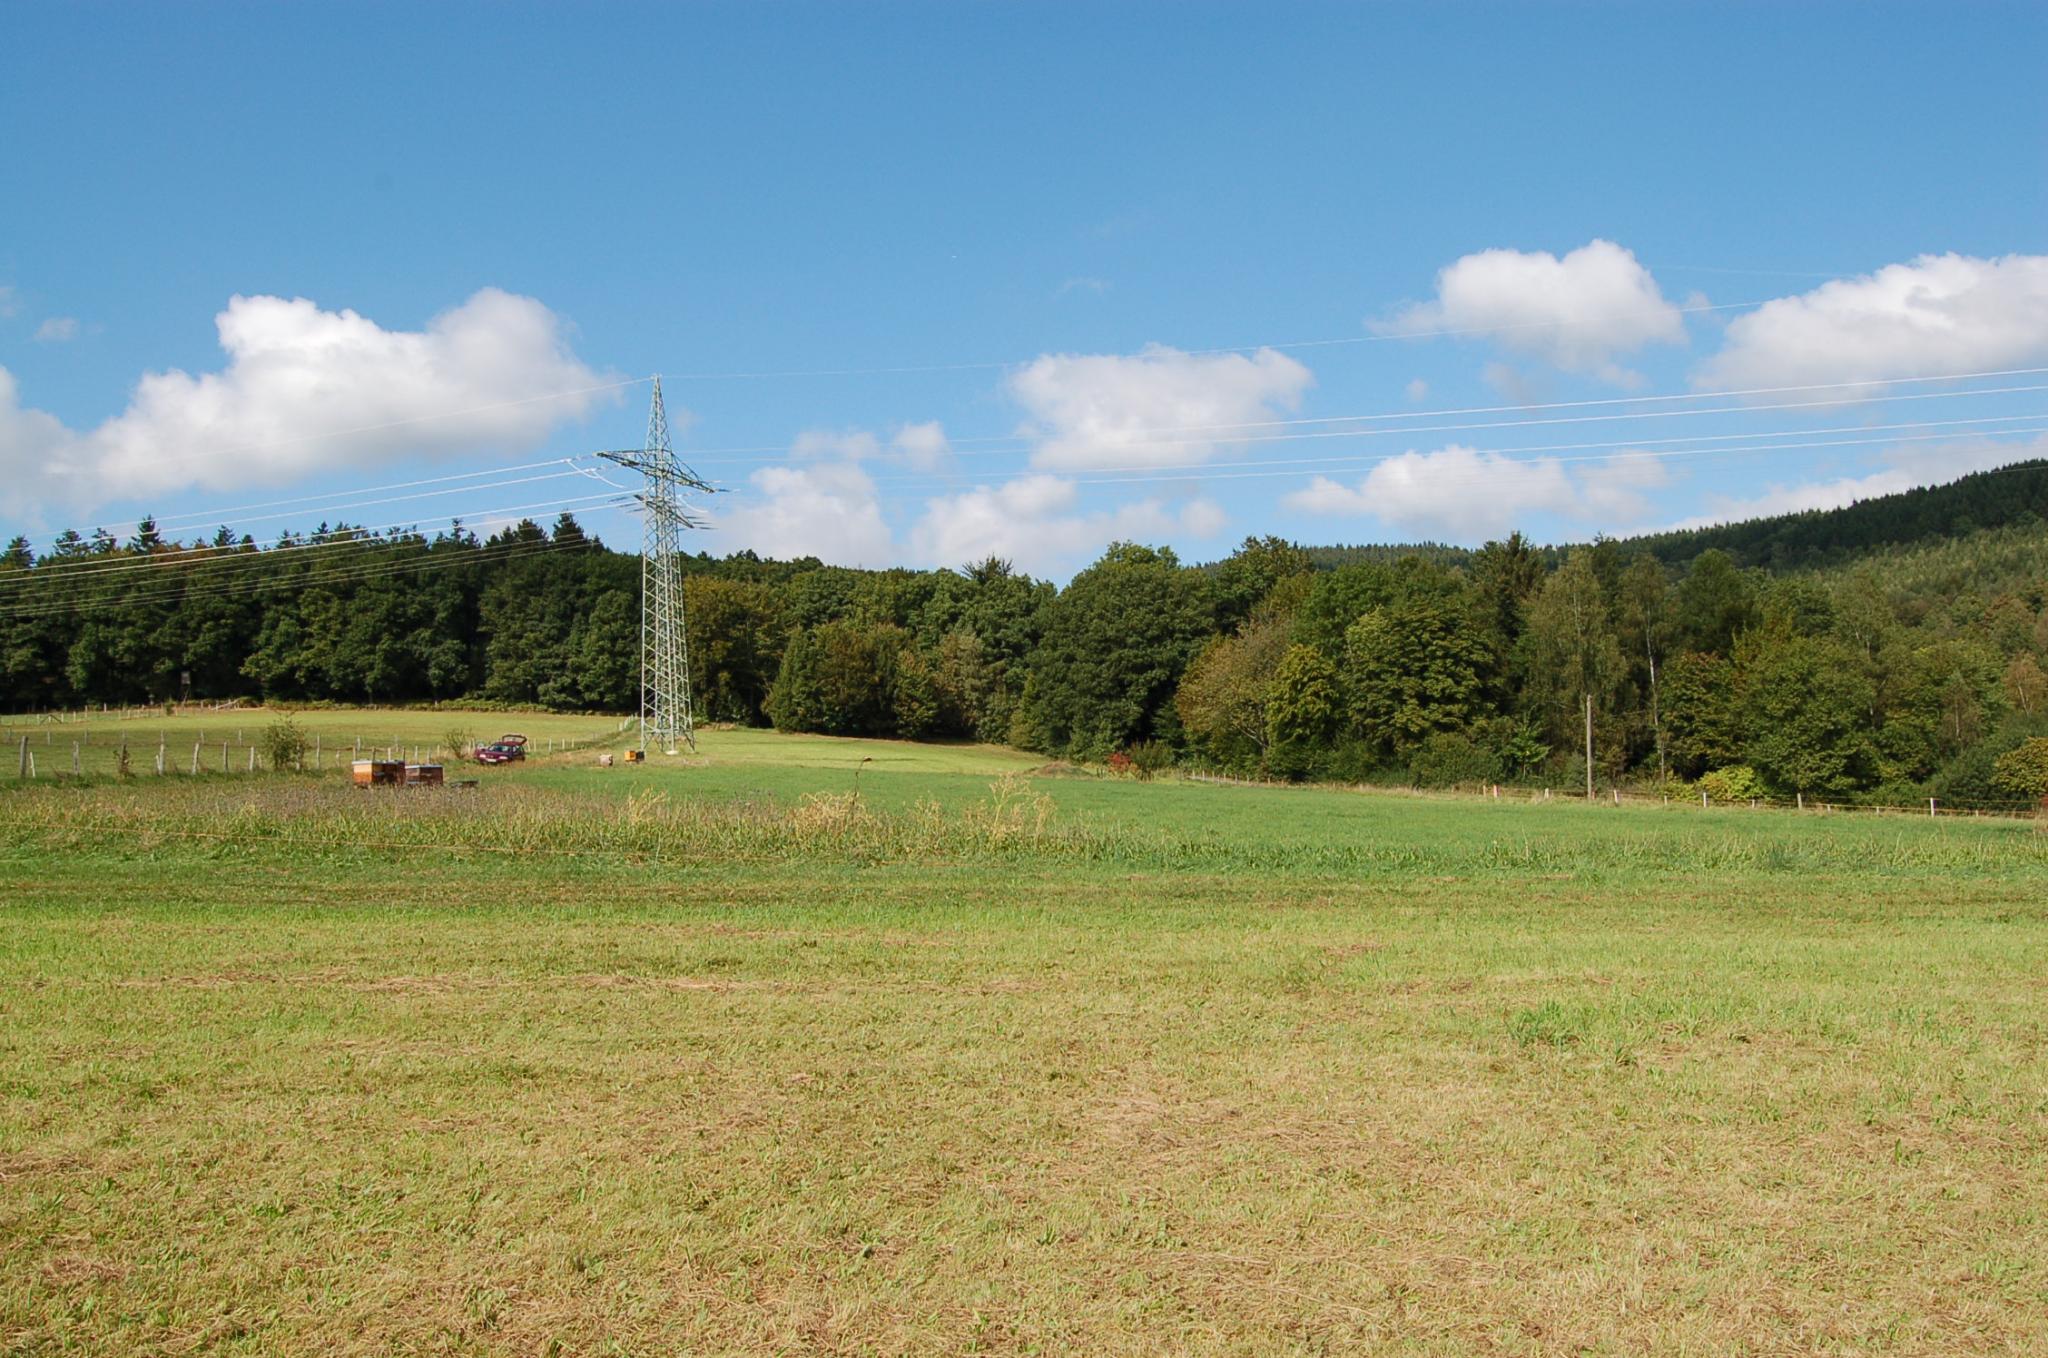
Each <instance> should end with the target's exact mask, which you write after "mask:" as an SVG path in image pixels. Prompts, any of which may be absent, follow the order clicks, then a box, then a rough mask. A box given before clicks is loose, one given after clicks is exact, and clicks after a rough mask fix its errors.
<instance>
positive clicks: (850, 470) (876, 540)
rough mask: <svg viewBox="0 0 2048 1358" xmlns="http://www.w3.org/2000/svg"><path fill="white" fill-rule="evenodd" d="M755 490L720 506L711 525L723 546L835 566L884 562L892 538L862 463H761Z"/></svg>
mask: <svg viewBox="0 0 2048 1358" xmlns="http://www.w3.org/2000/svg"><path fill="white" fill-rule="evenodd" d="M747 479H748V482H749V483H750V484H751V485H752V486H753V494H752V495H751V496H747V497H745V498H742V499H739V500H738V501H736V502H735V503H734V505H733V507H732V508H731V509H722V508H721V511H720V512H719V513H718V514H717V516H716V521H715V523H714V525H713V527H714V529H715V531H716V532H717V535H718V537H719V539H720V541H721V544H722V546H723V547H724V549H725V550H726V551H734V552H736V551H739V550H740V549H741V548H746V547H750V548H752V549H753V550H754V551H756V552H758V553H759V554H760V555H762V556H766V557H776V558H779V559H782V560H785V561H786V560H792V559H794V558H796V557H803V556H815V557H817V558H818V559H819V560H820V561H823V562H825V563H826V564H827V565H832V566H886V565H889V564H890V563H891V562H892V561H893V560H894V559H895V554H896V547H895V540H894V538H893V537H892V536H891V535H890V532H889V525H888V524H887V523H886V522H885V521H884V520H883V518H882V506H881V501H880V500H879V498H878V497H877V496H876V494H875V483H874V481H873V480H872V479H871V478H870V477H869V476H868V474H867V472H866V471H864V470H863V469H862V468H861V466H860V464H859V462H857V461H854V460H851V459H846V460H839V461H822V462H818V463H816V464H814V465H810V466H801V467H763V468H762V469H761V470H760V471H757V472H755V473H754V474H753V475H752V476H750V477H748V478H747Z"/></svg>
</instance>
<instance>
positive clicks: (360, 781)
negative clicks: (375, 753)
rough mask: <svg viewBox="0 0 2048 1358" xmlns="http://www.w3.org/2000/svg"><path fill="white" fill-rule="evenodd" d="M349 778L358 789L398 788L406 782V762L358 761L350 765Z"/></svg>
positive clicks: (399, 760) (390, 760)
mask: <svg viewBox="0 0 2048 1358" xmlns="http://www.w3.org/2000/svg"><path fill="white" fill-rule="evenodd" d="M349 777H350V779H351V780H352V781H353V782H354V783H355V785H356V786H357V787H397V786H399V785H400V784H402V783H403V782H405V761H404V760H402V759H358V760H356V761H355V762H354V763H353V764H350V765H349Z"/></svg>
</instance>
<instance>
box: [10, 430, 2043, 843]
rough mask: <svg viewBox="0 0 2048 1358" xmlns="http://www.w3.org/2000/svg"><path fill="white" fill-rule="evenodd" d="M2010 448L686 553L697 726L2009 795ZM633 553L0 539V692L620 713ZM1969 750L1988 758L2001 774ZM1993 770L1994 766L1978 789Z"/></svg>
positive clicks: (2032, 550) (2030, 652) (1784, 787)
mask: <svg viewBox="0 0 2048 1358" xmlns="http://www.w3.org/2000/svg"><path fill="white" fill-rule="evenodd" d="M2044 509H2048V464H2041V463H2034V464H2028V465H2026V466H2023V467H2020V468H2015V469H2008V470H2007V471H2004V472H1997V473H1984V474H1981V475H1979V476H1974V477H1967V478H1964V479H1963V480H1962V481H1958V482H1956V483H1954V484H1952V485H1949V486H1943V487H1939V488H1934V489H1929V490H1921V491H1914V492H1910V493H1908V494H1906V495H1900V496H1890V497H1885V498H1884V499H1880V500H1873V501H1870V502H1867V503H1864V504H1859V505H1855V506H1852V507H1850V508H1848V509H1842V510H1835V511H1830V512H1826V513H1812V514H1800V515H1790V516H1785V517H1783V518H1778V519H1766V520H1758V521H1755V522H1752V523H1747V524H1737V525H1730V526H1726V527H1720V528H1710V529H1701V530H1696V531H1694V532H1689V533H1673V534H1663V535H1659V536H1657V537H1651V538H1643V539H1637V540H1633V541H1612V540H1610V541H1600V542H1596V543H1592V544H1589V545H1584V546H1580V547H1574V548H1569V549H1539V548H1535V547H1532V546H1531V545H1530V544H1528V543H1526V542H1525V541H1523V540H1522V539H1521V538H1520V537H1519V536H1514V537H1510V538H1508V539H1507V540H1505V541H1500V542H1491V543H1488V544H1486V545H1485V546H1484V547H1482V548H1480V549H1478V550H1476V551H1466V550H1462V549H1456V548H1444V547H1428V548H1423V549H1419V550H1406V549H1395V548H1323V549H1304V548H1301V547H1298V546H1295V545H1292V544H1289V543H1286V542H1282V541H1279V540H1277V539H1271V538H1267V539H1254V540H1247V541H1246V542H1245V544H1244V545H1243V546H1242V547H1241V548H1240V549H1239V550H1238V551H1237V552H1235V553H1234V554H1232V555H1231V556H1230V557H1228V558H1227V559H1225V560H1223V561H1221V562H1218V563H1213V564H1210V565H1207V566H1201V567H1193V566H1187V565H1184V564H1183V563H1181V562H1180V561H1179V560H1178V559H1177V558H1176V557H1175V556H1174V555H1173V553H1172V552H1170V551H1166V550H1162V549H1155V548H1150V547H1145V546H1140V545H1135V544H1128V543H1126V544H1119V545H1116V546H1113V547H1111V548H1110V549H1109V550H1108V551H1107V552H1105V553H1104V555H1103V556H1102V558H1101V559H1100V560H1098V561H1097V562H1096V563H1095V564H1093V565H1092V566H1090V567H1089V568H1088V569H1086V570H1084V571H1082V572H1081V573H1080V574H1078V575H1077V576H1075V578H1074V579H1073V580H1072V581H1071V582H1069V584H1068V585H1067V586H1066V588H1065V589H1063V590H1055V589H1054V587H1053V586H1052V585H1050V584H1048V583H1046V582H1043V581H1036V580H1032V579H1030V578H1029V577H1026V576H1023V575H1020V574H1018V573H1016V572H1015V571H1013V570H1011V569H1010V568H1009V567H1008V566H1007V565H1006V564H1004V563H1002V562H999V561H987V562H983V563H980V564H977V565H974V566H971V567H968V568H965V569H962V570H956V571H910V570H887V571H859V570H849V569H843V568H839V567H831V566H824V565H821V564H820V563H818V562H817V561H816V560H808V559H807V560H801V561H794V562H770V561H763V560H759V559H757V558H755V557H754V556H752V555H751V554H749V553H742V554H739V555H737V556H731V557H726V558H721V559H712V558H709V557H697V558H693V559H691V560H690V561H689V563H688V568H687V578H686V584H685V588H686V594H687V605H688V615H689V645H690V668H691V674H692V682H693V686H694V690H695V693H696V698H697V705H698V710H699V712H700V714H701V715H702V716H704V717H707V718H710V719H717V720H728V721H733V722H740V723H750V724H768V723H772V724H774V725H776V726H778V727H781V728H784V729H788V730H801V731H820V732H829V733H836V734H849V735H851V734H864V735H901V736H913V737H966V738H974V739H980V740H989V741H1004V742H1009V743H1012V744H1016V745H1020V746H1024V747H1026V748H1030V749H1035V750H1042V751H1045V752H1046V753H1048V754H1051V755H1057V756H1062V757H1067V758H1073V759H1080V760H1102V759H1108V758H1110V757H1112V756H1114V755H1119V754H1121V755H1125V756H1127V757H1129V758H1130V759H1132V760H1133V761H1135V762H1136V763H1137V764H1139V765H1141V766H1157V765H1163V764H1165V763H1169V762H1176V761H1177V762H1183V763H1196V764H1201V765H1204V766H1208V767H1213V768H1217V769H1220V770H1225V771H1230V772H1237V773H1247V774H1251V773H1256V774H1264V775H1271V776H1281V777H1335V778H1343V779H1383V780H1384V779H1392V780H1400V781H1413V782H1417V783H1422V784H1444V783H1452V782H1487V781H1513V780H1532V781H1535V780H1540V781H1545V782H1556V783H1560V784H1562V785H1565V786H1579V785H1581V781H1582V779H1583V778H1584V775H1585V772H1586V769H1585V758H1584V754H1583V750H1584V743H1585V736H1584V732H1585V723H1586V711H1587V706H1588V703H1589V701H1590V706H1591V711H1592V725H1593V760H1592V763H1593V774H1594V777H1595V779H1596V780H1597V781H1598V782H1600V783H1601V784H1603V785H1604V784H1606V783H1609V782H1621V781H1629V782H1635V783H1645V782H1650V783H1655V782H1658V781H1660V780H1691V779H1700V778H1702V777H1707V778H1708V781H1707V782H1706V784H1705V786H1706V788H1707V789H1708V790H1709V791H1710V792H1712V793H1715V794H1716V795H1722V796H1728V797H1739V796H1745V795H1784V796H1790V795H1793V794H1804V795H1807V796H1809V797H1827V798H1832V799H1837V800H1846V799H1852V798H1859V797H1860V798H1901V799H1903V798H1909V797H1911V798H1917V797H1921V796H1926V795H1934V796H1939V797H1942V798H1944V799H1947V800H1949V801H1951V802H1975V803H1985V804H1990V803H1997V802H2006V803H2010V802H2013V801H2016V800H2020V799H2023V798H2026V797H2029V796H2034V795H2038V792H2037V791H2036V790H2035V789H2033V788H2032V786H2031V784H2030V783H2028V782H2027V781H2026V779H2025V777H2024V776H2023V774H2022V773H2020V772H2015V770H2019V769H2021V766H2022V765H2023V764H2025V759H2023V758H2021V757H2019V756H2016V755H2015V754H2014V752H2015V751H2019V750H2020V749H2021V747H2022V746H2023V745H2024V744H2025V742H2027V741H2028V740H2029V739H2033V738H2039V737H2044V736H2048V529H2044V527H2043V525H2042V517H2041V516H2042V511H2043V510H2044ZM639 583H640V570H639V562H638V558H637V557H636V556H633V555H629V554H625V553H620V552H615V551H612V550H609V549H607V548H605V547H604V546H603V545H602V544H600V543H597V542H595V541H594V540H591V539H590V538H588V537H587V536H586V535H585V534H584V533H583V531H582V530H581V528H580V527H578V526H577V524H576V523H575V521H574V519H573V518H571V517H570V516H568V515H563V516H562V517H561V519H559V520H558V521H557V522H556V523H555V524H554V526H553V527H552V529H545V530H544V529H542V528H541V527H539V526H538V525H536V524H532V523H522V524H520V525H519V526H518V527H517V528H514V529H511V530H508V531H506V532H503V533H500V534H497V535H495V536H493V537H491V538H489V539H483V540H480V539H478V538H477V537H475V536H474V535H473V534H470V533H468V532H467V531H465V530H463V529H462V528H461V527H460V526H459V525H457V526H453V527H451V528H450V529H449V530H447V531H444V532H440V533H436V534H433V535H431V536H430V535H425V534H422V533H419V532H416V531H411V530H402V531H392V532H384V533H371V532H366V531H364V530H362V529H358V528H353V527H347V526H341V527H323V528H321V529H319V530H317V531H315V532H312V533H309V534H306V535H303V536H296V535H294V536H287V537H285V538H283V539H281V540H280V541H279V542H277V543H275V544H273V545H271V546H269V547H265V548H259V547H258V546H257V545H256V544H254V543H253V542H251V541H249V540H248V539H247V538H236V537H234V536H233V535H232V534H231V533H229V532H228V531H227V530H225V529H224V530H222V531H221V532H220V533H219V534H217V535H216V536H215V537H214V538H213V539H212V540H211V541H208V542H205V543H178V542H172V541H167V540H165V539H163V538H162V537H161V535H159V534H158V533H157V532H156V531H155V530H154V528H153V527H152V526H151V525H150V524H149V523H147V522H145V523H144V524H142V525H141V526H139V528H138V530H137V531H136V533H135V534H134V536H133V537H131V538H130V539H128V540H127V541H125V542H123V541H120V540H117V539H116V538H115V537H114V536H113V535H111V534H109V533H106V532H104V531H101V532H97V533H95V534H94V535H92V536H91V537H84V536H81V535H79V534H77V533H67V534H66V535H64V537H62V538H61V539H59V541H58V543H57V545H56V547H55V549H54V550H53V551H52V552H51V553H49V554H48V555H47V556H43V557H40V558H38V557H36V556H34V555H32V553H31V552H30V549H29V546H28V544H27V543H26V542H25V541H22V540H19V539H17V540H16V541H15V542H14V543H13V544H12V545H11V546H10V547H9V549H8V551H7V553H6V554H5V556H4V557H0V704H4V706H6V707H7V708H9V709H13V710H17V711H19V710H34V709H43V708H58V707H67V706H78V705H80V704H84V703H96V702H106V703H132V702H145V701H163V700H165V699H169V698H175V697H178V696H180V695H181V694H183V693H186V692H189V694H190V695H191V696H192V697H195V698H220V697H229V696H249V697H260V698H263V699H265V700H270V701H279V702H287V703H289V702H305V701H318V700H330V701H339V702H362V703H417V702H448V701H457V700H471V701H478V700H489V701H496V702H502V703H506V704H538V705H542V706H547V707H554V708H562V709H602V710H608V711H624V710H631V709H632V708H633V707H635V706H636V705H637V698H638V687H637V685H638V651H637V637H638V626H639ZM2001 759H2004V760H2005V763H2004V765H2003V766H2001V764H2000V761H2001ZM2001 768H2002V769H2003V772H2001Z"/></svg>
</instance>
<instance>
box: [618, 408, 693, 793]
mask: <svg viewBox="0 0 2048 1358" xmlns="http://www.w3.org/2000/svg"><path fill="white" fill-rule="evenodd" d="M599 456H600V457H603V458H606V459H607V460H609V461H612V462H616V463H618V464H619V465H620V466H621V467H625V468H628V469H630V470H633V471H637V472H639V473H640V474H641V476H642V477H643V478H645V484H644V485H643V486H642V488H641V489H640V491H639V492H638V494H637V495H635V497H634V498H635V499H637V500H638V501H639V502H640V519H641V524H642V526H643V532H642V535H641V543H640V749H641V751H642V752H643V753H644V752H645V751H646V749H647V746H648V744H649V742H650V741H651V742H652V743H653V744H654V746H655V747H656V748H657V749H659V750H661V751H662V752H663V753H664V754H674V753H676V745H677V742H678V741H680V742H682V743H683V744H686V745H688V746H689V747H690V749H691V750H692V751H694V750H695V749H696V748H697V732H696V727H695V723H694V721H693V720H692V715H691V710H690V652H689V638H688V635H687V632H686V629H685V626H684V618H683V574H682V564H681V562H680V560H679V557H680V555H681V550H682V549H681V540H682V530H683V529H685V528H701V527H703V524H702V523H701V522H700V521H699V520H697V519H694V518H691V517H690V516H689V514H687V513H686V512H684V510H683V507H682V505H681V504H680V503H679V502H678V500H677V498H676V492H677V491H678V490H686V491H699V492H702V493H704V494H707V495H708V494H711V493H712V492H713V491H714V490H715V487H713V486H711V485H710V484H709V483H707V482H705V481H704V480H702V479H701V478H700V477H698V475H697V474H696V473H695V472H693V471H691V470H690V469H689V468H688V467H685V466H683V465H682V464H681V463H679V462H677V461H676V455H675V450H674V448H672V447H671V446H670V445H669V434H668V413H667V411H666V410H664V409H663V407H662V403H661V379H660V378H659V377H657V378H655V379H654V404H653V407H652V409H650V410H649V411H648V414H647V446H646V447H645V448H641V449H633V450H624V451H619V452H609V453H600V454H599Z"/></svg>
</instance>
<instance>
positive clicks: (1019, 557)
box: [910, 475, 1227, 576]
mask: <svg viewBox="0 0 2048 1358" xmlns="http://www.w3.org/2000/svg"><path fill="white" fill-rule="evenodd" d="M1079 501H1080V494H1079V490H1078V488H1077V487H1076V486H1075V484H1074V483H1073V482H1072V481H1070V480H1067V479H1066V478H1064V477H1059V476H1045V475H1039V476H1024V477H1019V478H1017V479H1015V480H1012V481H1005V482H1003V483H1001V484H1000V485H995V486H976V487H975V488H974V489H973V490H970V491H966V492H963V493H962V494H959V495H947V496H939V497H936V498H934V499H930V500H927V501H925V508H924V513H923V515H921V516H920V517H919V519H918V521H917V523H916V524H915V525H914V526H913V527H912V529H911V532H910V545H911V551H912V554H913V556H914V557H915V558H916V559H917V560H919V561H922V562H925V563H927V564H930V565H935V566H959V565H964V564H966V563H968V562H972V561H979V560H982V559H983V558H985V557H989V556H998V557H1002V558H1004V559H1005V560H1007V561H1010V562H1012V563H1013V564H1015V565H1016V566H1017V567H1018V568H1020V569H1022V570H1025V571H1029V572H1031V573H1032V574H1034V575H1049V576H1061V575H1065V574H1067V573H1069V572H1071V571H1072V570H1073V569H1074V568H1076V567H1077V566H1079V565H1081V564H1083V563H1084V562H1086V561H1087V560H1089V559H1090V558H1092V557H1093V556H1095V555H1096V554H1097V553H1098V552H1100V551H1101V550H1102V549H1103V548H1104V547H1106V546H1108V545H1109V544H1110V543H1112V542H1115V541H1118V540H1121V539H1131V540H1139V541H1154V542H1156V541H1158V540H1160V539H1162V538H1174V537H1184V538H1199V539H1208V538H1213V537H1215V536H1216V535H1217V534H1219V533H1221V532H1222V531H1223V527H1224V524H1225V523H1226V521H1227V516H1226V515H1225V514H1224V511H1223V509H1222V507H1221V506H1220V505H1218V504H1216V503H1215V502H1214V501H1212V500H1206V499H1193V500H1188V501H1185V502H1183V503H1182V504H1180V505H1178V506H1173V505H1169V504H1167V503H1166V502H1164V501H1162V500H1159V499H1157V498H1147V499H1144V500H1139V501H1136V502H1134V503H1131V504H1126V505H1119V506H1117V507H1116V508H1113V509H1103V510H1094V511H1089V512H1085V513H1077V512H1074V511H1075V509H1076V507H1077V506H1078V504H1079Z"/></svg>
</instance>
